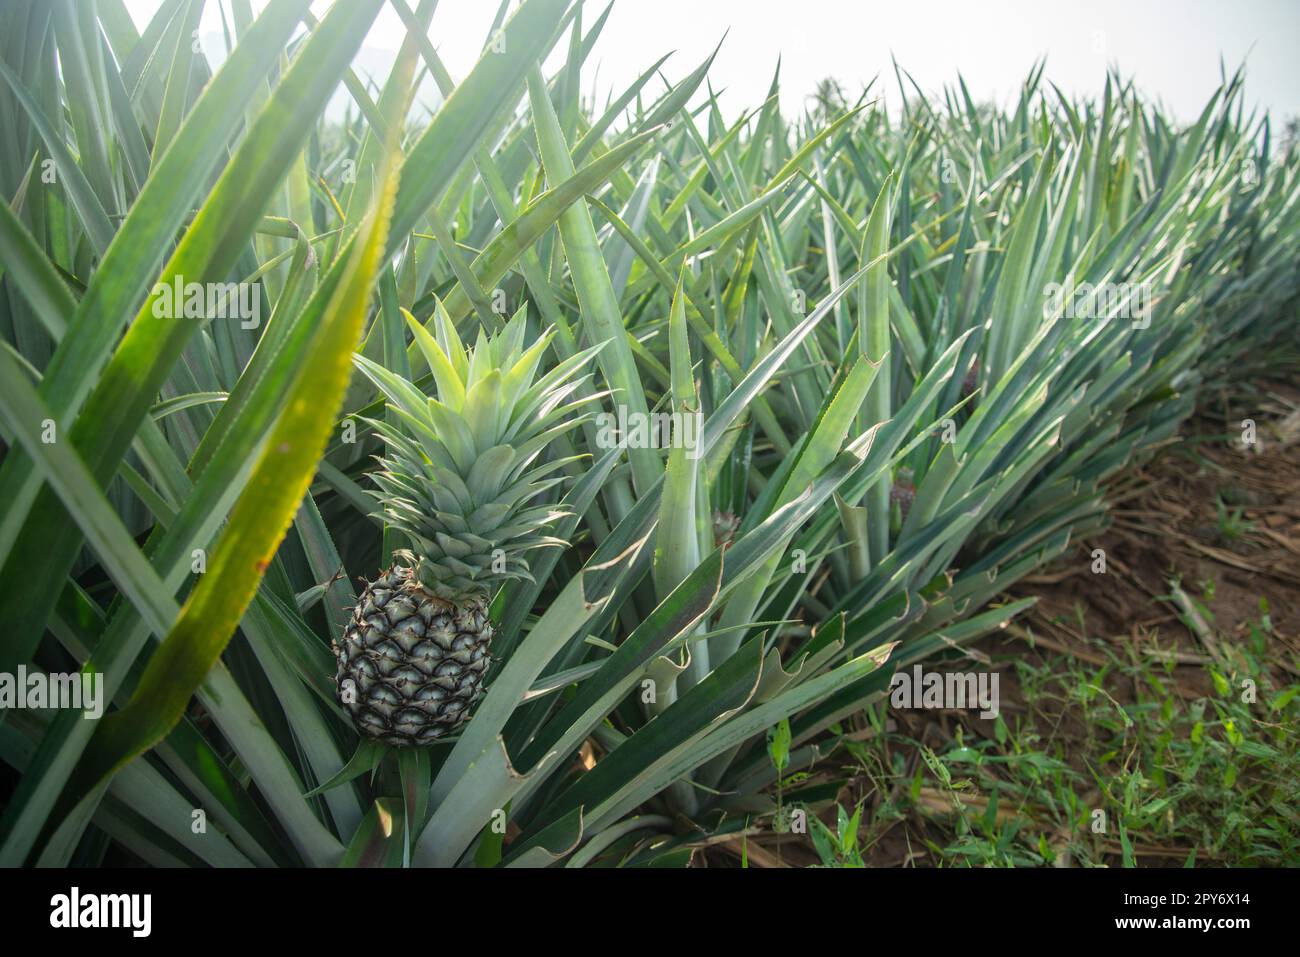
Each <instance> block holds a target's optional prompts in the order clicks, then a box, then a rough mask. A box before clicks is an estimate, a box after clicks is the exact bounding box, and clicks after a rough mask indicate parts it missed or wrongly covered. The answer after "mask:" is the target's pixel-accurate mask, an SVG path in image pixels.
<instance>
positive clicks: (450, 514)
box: [333, 309, 595, 747]
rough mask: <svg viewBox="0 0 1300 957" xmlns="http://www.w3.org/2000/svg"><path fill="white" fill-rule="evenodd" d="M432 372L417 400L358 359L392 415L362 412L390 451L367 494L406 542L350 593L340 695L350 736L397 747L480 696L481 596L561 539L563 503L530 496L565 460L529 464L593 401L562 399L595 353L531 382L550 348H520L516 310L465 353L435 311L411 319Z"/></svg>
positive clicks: (423, 739)
mask: <svg viewBox="0 0 1300 957" xmlns="http://www.w3.org/2000/svg"><path fill="white" fill-rule="evenodd" d="M406 318H407V322H408V325H409V326H410V327H411V329H412V331H413V333H414V335H415V341H416V343H417V344H418V346H419V347H420V350H421V351H422V352H423V354H424V357H425V359H426V361H427V362H428V364H429V368H430V370H431V372H432V374H433V378H434V381H435V382H436V385H437V388H436V391H437V397H436V398H426V397H425V396H424V394H423V393H422V392H420V390H419V389H417V388H416V387H415V386H414V385H413V384H411V383H410V382H409V381H408V380H406V379H403V378H402V377H400V376H398V375H396V374H394V373H392V372H389V371H388V370H386V369H384V368H383V367H382V366H380V365H378V364H376V363H374V362H371V361H370V360H368V359H366V358H364V357H363V356H357V359H356V361H357V364H358V365H359V366H360V368H361V369H362V371H363V372H365V373H366V375H367V376H368V377H369V378H370V379H371V380H372V381H373V382H374V383H375V385H376V386H378V387H379V389H380V390H381V391H382V392H383V393H384V395H385V396H386V398H387V400H388V408H389V409H390V410H391V411H392V412H393V413H394V420H393V421H390V422H385V421H379V420H367V421H368V422H369V423H370V424H371V425H372V426H373V427H374V428H375V430H376V431H377V432H378V433H379V435H380V436H381V437H382V438H383V440H384V442H385V443H386V445H387V446H388V454H387V455H386V456H384V457H382V458H381V460H380V462H381V467H382V468H381V471H379V472H377V473H375V475H374V476H373V478H374V481H375V484H376V485H377V486H378V489H377V490H374V491H372V492H371V494H372V495H373V496H374V497H375V498H376V500H377V501H378V502H379V504H380V506H381V514H382V516H383V517H384V519H385V520H386V521H387V523H388V526H389V528H391V529H392V530H394V531H395V532H396V533H397V534H398V535H399V536H401V537H402V538H404V539H405V540H406V542H407V544H408V546H409V547H407V548H403V549H398V550H397V551H396V552H395V553H394V558H395V559H396V561H395V562H394V563H393V564H392V565H390V566H389V567H388V568H387V569H386V570H385V571H384V572H383V573H382V574H381V575H380V576H379V577H378V578H377V579H376V580H375V581H373V582H370V583H368V584H367V585H366V587H365V588H364V590H363V591H362V592H361V594H360V595H359V596H358V601H357V604H356V605H355V607H354V608H353V610H352V615H351V619H350V620H349V621H348V623H347V624H346V626H345V627H344V629H343V633H342V635H341V636H340V637H339V638H338V639H336V640H335V641H334V642H333V651H334V656H335V660H336V661H337V664H338V670H337V673H336V676H335V681H336V684H337V687H338V694H339V701H340V703H341V704H342V705H343V707H344V708H345V709H346V710H347V712H348V714H349V715H350V716H351V718H352V721H353V723H354V725H355V726H356V728H357V730H358V731H359V732H360V733H361V734H363V735H365V736H366V737H369V738H373V739H375V740H378V741H380V742H382V743H384V744H388V745H392V746H396V747H411V746H415V747H421V746H426V745H429V744H432V743H433V742H434V741H436V740H438V739H439V738H441V737H442V736H443V735H445V734H447V732H449V731H451V730H453V729H454V728H455V727H456V726H457V725H459V724H460V723H461V722H462V721H463V720H464V719H465V717H466V716H467V715H468V714H469V711H470V708H471V707H472V706H473V705H474V703H475V701H477V700H478V699H479V697H480V696H481V695H482V694H483V690H484V687H483V681H484V677H485V676H486V674H487V670H488V665H489V662H490V660H491V659H490V654H489V645H490V643H491V641H492V636H493V629H492V623H491V620H490V619H491V616H490V613H489V607H488V606H489V603H490V601H491V599H492V597H493V594H494V592H495V590H496V589H497V588H498V587H499V586H500V585H501V584H502V583H503V582H505V581H508V580H510V579H517V578H528V579H530V580H531V576H530V575H529V572H528V559H527V556H528V554H529V553H530V552H533V551H535V550H536V549H539V548H544V547H547V546H551V545H561V544H563V542H562V541H560V540H559V539H556V538H553V537H549V536H547V535H546V534H545V530H546V528H547V526H549V525H550V524H551V523H552V522H553V521H554V520H555V519H556V518H558V517H559V516H560V515H562V514H563V511H562V510H560V509H557V508H556V507H554V506H552V505H550V504H533V503H535V502H536V500H537V499H538V497H539V496H540V495H542V494H543V493H544V492H545V491H546V490H547V489H549V488H551V487H553V486H554V485H556V484H557V483H559V482H561V481H562V480H563V479H562V477H556V476H554V475H552V474H551V473H554V472H555V471H556V470H558V469H559V468H561V467H563V466H564V465H567V464H569V463H570V462H572V461H574V459H576V458H577V456H571V457H566V458H559V459H552V460H549V461H545V462H541V463H540V464H539V459H540V458H541V457H542V453H543V451H544V450H545V449H546V448H547V446H548V445H549V444H550V443H551V442H552V441H553V440H555V439H556V438H558V437H559V436H561V435H563V434H564V433H565V432H567V431H569V430H570V429H572V428H574V427H575V426H577V425H579V424H580V423H581V422H582V421H584V419H585V416H583V415H582V414H581V408H582V406H584V405H585V404H586V403H587V402H589V401H590V400H591V399H592V398H595V396H594V395H588V396H586V397H584V398H579V399H576V400H573V401H568V400H569V399H570V397H571V396H572V395H573V393H574V392H575V390H577V389H578V387H579V386H580V385H581V384H582V383H583V381H584V379H585V377H578V376H577V372H578V371H579V370H580V369H581V368H582V365H583V363H584V362H586V360H587V359H588V358H590V356H591V355H592V354H593V353H594V351H595V350H588V351H587V352H585V353H579V354H577V355H575V356H573V357H571V358H570V359H569V360H568V361H565V362H562V363H560V364H559V365H557V366H556V367H555V368H554V369H552V370H551V371H550V372H548V373H547V374H545V375H543V376H542V377H541V378H540V379H539V378H537V375H536V374H537V369H538V365H539V363H540V361H541V359H542V356H543V354H544V353H545V351H546V349H547V347H548V345H549V344H550V339H551V336H550V334H549V333H548V334H546V335H543V336H542V337H541V338H539V339H538V340H537V341H536V342H535V343H534V344H533V345H532V346H531V347H529V348H527V349H524V348H523V342H524V332H525V325H526V322H525V315H524V312H523V311H522V310H521V311H520V312H519V313H518V314H516V316H515V317H514V319H512V320H511V321H510V322H509V323H508V324H507V325H506V326H505V327H504V328H503V330H502V331H501V332H500V333H499V334H498V335H496V336H494V337H492V338H491V339H489V338H487V337H486V336H485V335H484V334H483V332H482V331H480V333H479V338H478V342H477V344H476V345H475V346H474V348H473V349H472V350H466V349H465V347H464V346H463V345H462V343H461V341H460V338H459V336H458V335H457V333H456V328H455V325H454V324H453V323H452V322H450V321H449V320H448V319H447V318H446V313H445V312H443V311H442V310H441V309H440V310H439V311H438V312H437V314H436V315H435V323H436V326H437V330H438V333H437V336H436V338H435V336H434V335H433V334H432V333H430V332H429V331H428V330H427V329H425V328H424V327H423V326H422V325H420V323H418V322H416V321H415V319H414V318H413V317H411V316H410V314H409V313H407V314H406Z"/></svg>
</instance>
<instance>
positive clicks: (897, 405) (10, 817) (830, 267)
mask: <svg viewBox="0 0 1300 957" xmlns="http://www.w3.org/2000/svg"><path fill="white" fill-rule="evenodd" d="M384 6H385V3H384V2H383V0H356V2H349V3H339V4H336V5H334V6H333V7H332V8H331V9H329V10H328V12H325V13H323V14H322V15H320V16H319V18H317V17H314V16H312V14H311V12H310V11H309V9H308V3H307V2H305V0H273V2H271V3H269V4H267V5H266V7H265V9H264V10H263V11H262V12H261V13H260V15H256V16H255V15H254V11H253V9H252V7H251V5H250V4H249V3H248V2H246V0H233V2H231V3H229V4H223V5H221V13H222V18H223V22H224V24H225V32H226V37H227V44H228V53H227V57H226V58H225V60H224V62H222V64H221V65H220V66H219V67H213V66H212V65H210V64H209V63H208V62H207V60H206V59H205V57H204V56H203V54H202V53H201V52H200V50H199V49H197V48H196V44H194V43H193V42H192V37H193V36H194V32H193V31H194V30H195V29H196V26H197V23H198V18H199V16H200V14H201V12H202V7H203V3H202V2H201V0H165V2H164V3H162V4H161V6H160V9H159V11H158V12H157V14H156V15H155V16H154V17H153V19H152V20H151V21H150V23H149V24H148V26H147V27H146V28H145V29H144V30H143V31H139V32H137V30H136V29H135V27H134V25H133V23H132V21H131V18H130V16H129V15H128V14H127V11H126V9H125V7H124V5H123V4H122V3H121V0H100V2H99V3H97V4H94V5H91V4H80V3H74V2H72V0H54V2H51V3H43V2H20V3H15V4H9V5H7V6H6V7H5V9H4V10H3V11H0V19H2V20H3V27H4V29H3V30H0V36H3V37H4V38H5V39H4V40H3V47H4V48H3V59H2V61H0V80H3V83H2V84H0V122H3V124H4V127H5V129H7V130H10V131H12V133H13V135H12V136H11V137H9V138H8V139H7V140H6V141H5V142H4V143H3V144H0V184H3V188H4V200H5V202H4V203H3V204H0V266H2V267H3V270H4V272H3V278H2V280H0V282H2V285H0V288H2V289H3V296H0V330H2V338H3V343H4V346H5V347H4V349H2V350H0V362H3V363H4V364H5V368H4V375H3V376H2V377H0V426H2V427H3V436H2V438H3V440H4V443H5V452H4V459H3V462H0V499H2V500H3V501H4V502H5V503H6V508H5V512H4V515H3V518H0V673H9V674H12V673H17V672H18V670H19V669H20V668H21V669H24V670H26V671H38V670H39V671H41V672H44V673H49V674H60V673H70V672H76V671H78V670H80V671H81V672H82V673H83V674H85V675H98V676H101V681H102V690H103V692H104V694H105V695H106V699H107V701H108V702H109V705H108V708H107V714H106V715H105V716H104V717H103V718H102V719H100V720H97V721H87V720H83V717H82V714H81V712H79V711H75V710H71V709H64V710H45V709H7V710H6V711H4V712H3V713H0V760H3V763H4V764H5V765H6V766H7V771H6V772H5V778H4V780H6V782H7V785H6V790H5V791H3V792H0V793H3V794H4V797H3V809H2V811H0V862H3V863H5V864H10V865H16V864H23V863H27V864H33V863H40V864H56V865H57V864H67V863H84V864H94V863H99V862H102V861H105V860H120V859H121V854H122V852H123V851H125V852H127V853H128V854H129V855H131V856H132V858H134V859H139V860H143V861H146V862H148V863H150V864H156V865H164V866H165V865H214V866H238V865H249V864H253V865H296V864H307V865H314V866H331V865H338V864H341V863H342V864H352V865H375V864H387V865H394V866H402V865H407V866H410V865H417V866H420V865H439V866H450V865H457V864H460V865H477V866H493V865H497V864H506V865H520V866H538V865H549V864H555V863H562V864H567V865H569V866H582V865H585V864H592V863H624V864H672V863H680V862H683V861H685V860H687V859H689V854H690V847H691V845H692V843H693V842H697V841H699V840H700V839H701V838H703V837H705V836H707V835H709V834H717V833H723V832H726V831H728V830H734V829H737V828H741V827H744V826H746V825H747V824H749V823H752V822H755V821H758V822H764V823H766V822H770V820H771V813H772V811H773V805H772V802H771V800H770V799H769V798H768V797H767V796H766V794H767V790H768V787H769V785H771V784H772V783H773V781H774V777H775V774H776V772H775V770H774V769H773V767H772V764H771V762H770V760H769V758H768V754H767V750H766V748H765V747H764V746H763V741H764V735H765V734H766V732H767V731H768V729H769V728H772V727H773V726H775V725H777V724H778V723H781V722H784V721H787V720H788V722H789V732H790V742H789V747H790V757H791V765H792V767H794V768H803V767H808V766H810V765H811V763H812V762H814V761H815V760H816V759H817V758H818V757H819V756H821V755H824V754H826V753H828V752H829V751H830V750H831V749H833V748H834V747H835V746H836V742H837V737H836V734H835V728H837V727H839V725H838V722H840V721H841V720H843V719H845V718H846V717H848V716H850V715H853V714H855V713H857V712H860V711H861V709H862V708H863V707H864V706H865V705H867V704H869V703H870V702H872V701H874V700H876V699H877V698H878V697H879V696H880V695H881V694H882V692H883V691H884V689H886V688H887V687H888V683H889V679H890V677H891V675H892V674H893V672H894V670H895V669H897V668H901V667H905V666H910V664H911V663H913V662H916V661H919V660H921V659H924V658H926V657H929V656H932V655H942V654H954V653H956V649H958V648H959V647H960V646H961V645H962V644H963V643H965V642H968V641H970V640H971V639H973V638H975V637H978V636H979V635H981V634H984V633H987V632H988V631H990V630H992V629H995V628H997V627H999V626H1000V624H1001V623H1003V622H1005V621H1007V620H1009V619H1010V618H1011V617H1013V616H1014V615H1016V614H1017V613H1019V612H1020V611H1022V610H1023V608H1024V607H1025V603H1024V602H1017V603H1011V604H1006V603H1002V602H1001V601H1000V599H999V596H1000V595H1001V594H1002V593H1003V592H1004V591H1005V590H1006V588H1007V587H1008V586H1009V585H1010V584H1012V583H1014V582H1015V581H1017V580H1018V579H1019V578H1021V577H1022V576H1024V575H1025V574H1027V573H1028V572H1030V571H1032V570H1034V569H1036V568H1038V567H1040V566H1041V565H1043V564H1044V563H1046V562H1048V561H1051V560H1052V559H1054V558H1056V557H1058V556H1061V555H1063V554H1066V553H1067V551H1068V550H1069V549H1070V547H1071V546H1072V545H1073V544H1074V543H1077V542H1078V541H1079V540H1080V539H1081V538H1084V537H1086V536H1087V535H1088V534H1090V533H1091V532H1093V531H1095V530H1097V529H1098V528H1100V527H1101V526H1102V525H1103V524H1104V522H1105V497H1104V496H1105V488H1106V482H1107V480H1108V479H1110V478H1112V477H1113V476H1115V475H1116V474H1117V473H1119V472H1120V471H1121V470H1123V469H1125V468H1126V467H1129V466H1131V465H1132V464H1133V463H1134V462H1135V461H1139V460H1140V459H1141V457H1142V456H1144V455H1148V454H1150V453H1151V451H1152V450H1153V449H1155V448H1156V447H1158V446H1159V445H1161V444H1162V443H1165V442H1167V441H1169V440H1171V439H1172V438H1173V437H1174V436H1175V434H1176V432H1177V429H1178V426H1179V424H1180V423H1181V422H1182V420H1183V419H1184V418H1185V417H1186V416H1187V415H1188V413H1189V412H1190V411H1191V409H1192V407H1193V405H1194V403H1195V401H1196V398H1197V395H1198V390H1199V389H1200V388H1201V387H1202V386H1203V384H1204V383H1206V382H1207V381H1208V382H1212V383H1215V384H1218V383H1220V382H1222V381H1225V380H1226V379H1229V378H1231V377H1232V375H1233V374H1234V373H1238V372H1239V370H1240V369H1242V368H1244V367H1246V366H1247V365H1250V366H1251V367H1252V368H1262V367H1266V366H1267V365H1268V364H1269V362H1270V361H1271V362H1274V363H1278V362H1281V363H1285V360H1286V353H1287V350H1288V349H1289V350H1294V344H1295V335H1294V323H1295V320H1296V295H1297V291H1300V276H1298V275H1297V240H1296V236H1297V195H1298V190H1297V169H1298V167H1297V162H1296V156H1295V153H1294V150H1292V151H1291V152H1289V153H1288V152H1284V151H1283V150H1282V149H1281V148H1279V146H1278V145H1277V144H1276V143H1273V142H1271V138H1270V132H1269V125H1268V120H1267V118H1263V117H1256V116H1253V115H1247V114H1246V113H1245V112H1244V105H1243V104H1244V95H1243V92H1242V83H1243V79H1242V76H1241V75H1240V74H1237V75H1232V76H1225V77H1224V79H1223V84H1222V87H1221V88H1220V89H1219V91H1218V92H1217V93H1216V94H1215V96H1214V97H1213V99H1212V100H1211V101H1210V102H1209V103H1208V104H1207V105H1206V107H1205V110H1204V112H1203V113H1202V114H1201V115H1200V117H1199V118H1198V119H1197V120H1195V121H1194V122H1192V123H1190V124H1180V123H1178V122H1176V121H1175V120H1174V119H1173V118H1171V117H1169V116H1168V115H1166V114H1165V113H1164V112H1162V111H1161V110H1160V109H1159V108H1158V107H1157V106H1155V105H1153V104H1152V103H1150V102H1148V101H1146V100H1145V99H1144V98H1143V97H1142V95H1141V93H1140V91H1138V90H1136V89H1134V88H1133V86H1132V85H1131V84H1129V83H1127V82H1126V81H1125V80H1124V79H1123V78H1122V77H1119V76H1111V77H1108V78H1107V79H1106V84H1105V88H1104V93H1103V95H1102V96H1101V97H1099V98H1098V99H1097V100H1096V101H1092V100H1075V99H1070V98H1067V97H1065V96H1064V95H1062V94H1061V93H1060V92H1059V91H1058V90H1056V89H1055V88H1054V87H1053V86H1051V84H1050V83H1048V82H1047V81H1046V80H1045V79H1044V77H1043V76H1042V70H1041V68H1037V69H1035V71H1034V72H1033V73H1032V74H1031V75H1030V76H1029V77H1028V78H1027V80H1026V82H1025V84H1024V86H1023V88H1022V90H1021V91H1020V95H1019V96H1018V98H1016V99H1015V101H1014V102H1012V103H1011V104H1010V105H1009V106H1008V107H1007V108H1005V109H1003V108H999V107H996V106H991V105H987V104H979V103H976V102H974V101H973V100H972V98H971V97H970V95H969V94H968V92H967V90H966V88H965V86H964V85H963V84H962V83H961V82H960V80H958V81H957V83H956V84H955V85H954V86H953V87H952V88H951V89H947V90H945V91H944V92H943V94H942V96H941V97H934V96H928V97H927V95H926V94H924V93H923V92H922V91H921V90H920V89H919V88H918V87H917V85H916V84H915V83H913V82H912V80H911V78H910V77H909V76H908V75H907V74H906V73H905V72H904V71H902V70H898V71H896V72H895V74H894V75H893V76H891V77H889V81H888V82H886V80H885V79H883V78H882V79H879V80H878V81H877V82H876V83H873V84H872V85H871V86H870V87H868V88H867V89H866V90H865V91H863V93H862V95H861V98H860V99H858V100H857V101H856V102H846V103H837V102H834V101H833V99H831V100H827V99H823V101H822V102H821V103H820V104H819V105H818V106H817V108H816V109H813V110H811V111H810V112H808V113H807V114H805V115H804V116H801V117H797V118H795V117H789V116H786V115H783V114H782V113H781V111H780V109H779V105H778V96H777V94H778V92H779V86H778V78H775V77H774V79H773V83H772V89H771V96H770V97H769V98H768V99H767V100H766V101H765V102H763V103H760V104H755V105H754V107H753V108H752V109H750V110H747V111H745V112H744V113H743V114H742V115H739V116H732V117H727V116H724V114H723V113H722V111H721V110H720V108H719V104H718V101H717V99H716V97H715V96H714V95H713V93H712V90H711V87H710V84H709V81H708V69H709V65H710V64H709V62H705V63H702V64H688V65H685V66H681V65H675V64H672V63H671V62H670V63H668V64H665V62H664V60H662V59H661V60H659V61H657V62H651V63H647V64H646V70H645V72H644V73H643V74H642V75H641V76H640V78H639V79H638V80H637V81H636V83H634V84H633V85H632V86H631V87H629V88H628V89H626V90H622V91H615V93H614V94H611V95H610V97H609V98H608V100H607V101H603V102H599V103H597V102H593V101H591V100H590V99H588V98H587V97H586V96H585V95H584V91H585V90H586V89H587V87H586V86H585V84H586V83H587V82H588V81H589V77H590V75H591V73H592V70H591V67H590V65H589V63H588V61H589V60H590V58H591V56H592V51H593V48H594V47H595V45H596V41H597V39H598V37H599V36H600V33H601V30H602V28H603V27H604V24H605V22H606V18H607V17H608V16H610V15H611V12H610V10H609V9H608V8H604V9H601V10H592V9H588V8H586V7H584V6H583V5H582V4H581V3H574V2H571V0H526V2H524V3H522V4H519V5H518V9H510V7H511V5H510V4H509V3H503V4H502V6H501V8H500V10H499V11H498V15H497V18H496V21H495V23H494V24H493V28H492V31H491V33H490V35H489V36H487V37H485V42H484V48H483V53H482V56H481V58H480V59H479V61H478V62H477V64H476V65H475V66H474V68H473V69H472V70H471V71H470V72H469V73H468V74H467V75H466V76H464V77H461V78H455V77H452V76H451V75H450V74H449V73H448V71H447V69H446V68H445V66H444V64H443V63H442V61H441V59H440V57H439V54H438V52H437V49H436V37H437V33H438V24H439V19H438V17H439V16H449V15H451V13H450V12H448V11H437V15H436V16H435V6H436V4H434V3H432V2H429V0H421V2H419V3H415V4H407V3H401V2H395V3H392V4H391V7H392V10H393V11H394V12H396V14H397V15H398V16H400V17H401V19H402V20H403V22H404V23H405V24H406V26H407V28H408V32H407V35H406V38H405V41H404V43H403V46H402V48H401V50H400V52H399V54H398V56H397V59H396V61H395V64H394V67H393V70H392V72H391V74H390V76H388V77H387V78H382V79H381V80H380V81H379V82H375V81H373V80H371V79H370V78H367V77H362V76H358V75H356V74H355V73H354V72H353V71H352V70H351V69H350V67H349V64H350V62H351V61H352V58H353V56H354V55H355V53H356V51H357V48H358V46H359V44H360V42H361V38H362V37H364V35H365V33H366V31H367V28H368V27H369V25H370V24H371V23H372V22H373V20H374V18H375V17H376V16H377V15H378V14H379V12H380V10H381V8H383V7H384ZM613 15H618V14H617V13H614V14H613ZM543 65H545V68H546V70H545V72H544V69H543ZM674 66H675V67H676V72H675V73H674V71H673V67H674ZM665 73H667V74H668V75H670V76H676V77H677V80H676V82H673V83H672V84H669V85H665V83H664V81H663V80H662V77H663V76H664V74H665ZM430 83H432V84H433V85H434V86H435V87H436V88H437V89H438V90H439V91H440V96H438V97H436V98H432V99H431V98H429V97H427V96H425V95H424V94H423V93H420V94H419V95H417V91H421V90H424V89H426V88H427V87H428V85H429V84H430ZM340 85H342V87H343V88H344V89H345V90H346V93H347V95H348V97H349V98H350V100H349V108H348V112H347V115H346V118H345V119H344V120H343V121H342V122H337V121H334V120H332V119H329V118H327V117H326V115H325V114H326V104H327V102H328V101H329V99H330V97H331V96H332V95H333V94H334V93H335V91H336V89H338V88H339V87H340ZM191 281H198V282H240V283H244V284H255V286H253V288H254V289H255V290H256V295H257V297H258V298H257V305H258V306H259V309H260V315H261V316H262V317H263V318H264V321H261V322H257V323H242V322H239V321H233V320H229V319H221V318H213V317H212V316H210V315H209V316H207V317H206V318H204V317H194V316H191V317H190V318H186V317H185V316H184V315H183V314H181V315H178V314H176V310H175V309H174V308H159V303H160V302H161V301H163V299H164V297H166V296H169V295H171V293H170V292H169V290H171V289H173V288H179V287H178V286H177V285H176V284H177V283H178V282H179V283H181V285H182V286H183V284H184V283H186V282H191ZM241 288H248V286H247V285H245V286H243V287H241ZM1117 290H1118V291H1119V292H1118V293H1117ZM655 415H661V416H663V417H664V419H663V420H670V421H672V422H673V423H674V426H673V432H672V433H671V435H672V438H673V441H672V442H671V443H669V444H670V445H671V448H667V449H664V448H656V447H653V445H654V443H646V442H635V441H627V442H619V441H614V442H611V441H610V435H611V433H610V430H609V423H610V422H611V421H614V422H628V421H632V422H645V421H660V420H655V419H653V418H650V417H653V416H655ZM804 797H805V799H807V800H815V798H816V797H817V796H816V795H805V796H804ZM200 820H201V821H202V822H203V826H201V827H200V826H197V825H196V823H195V822H196V821H200Z"/></svg>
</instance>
